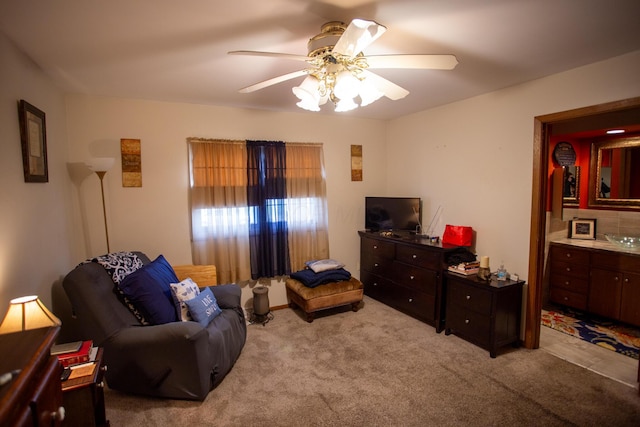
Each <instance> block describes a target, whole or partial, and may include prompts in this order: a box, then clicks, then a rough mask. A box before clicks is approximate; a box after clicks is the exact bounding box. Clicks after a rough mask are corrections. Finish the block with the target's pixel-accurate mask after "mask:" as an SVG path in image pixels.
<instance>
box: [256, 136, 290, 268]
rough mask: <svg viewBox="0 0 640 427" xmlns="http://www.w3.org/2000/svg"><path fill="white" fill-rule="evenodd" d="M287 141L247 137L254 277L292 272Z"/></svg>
mask: <svg viewBox="0 0 640 427" xmlns="http://www.w3.org/2000/svg"><path fill="white" fill-rule="evenodd" d="M286 160H287V158H286V151H285V144H284V142H280V141H247V178H248V179H247V199H248V203H249V244H250V253H251V255H250V256H251V278H252V279H254V280H255V279H259V278H261V277H276V276H283V275H288V274H290V273H291V271H290V270H291V267H290V261H289V244H288V241H287V215H286V214H287V206H286V202H287V188H286V182H285V178H286V174H285V172H286Z"/></svg>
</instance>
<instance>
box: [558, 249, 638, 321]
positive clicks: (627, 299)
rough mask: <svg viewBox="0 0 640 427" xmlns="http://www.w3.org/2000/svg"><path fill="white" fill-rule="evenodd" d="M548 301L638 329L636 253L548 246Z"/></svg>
mask: <svg viewBox="0 0 640 427" xmlns="http://www.w3.org/2000/svg"><path fill="white" fill-rule="evenodd" d="M549 265H550V274H549V300H550V301H551V302H554V303H557V304H561V305H566V306H569V307H573V308H577V309H579V310H583V311H585V312H587V313H593V314H596V315H598V316H603V317H607V318H610V319H613V320H618V321H622V322H625V323H629V324H632V325H637V326H640V253H630V252H620V251H615V250H606V249H602V248H597V247H593V248H587V247H577V246H574V245H570V244H566V243H558V242H552V243H551V244H550V248H549Z"/></svg>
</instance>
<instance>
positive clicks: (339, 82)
mask: <svg viewBox="0 0 640 427" xmlns="http://www.w3.org/2000/svg"><path fill="white" fill-rule="evenodd" d="M359 91H360V80H358V79H357V78H356V77H355V76H354V75H353V74H351V73H350V72H349V71H347V70H344V71H340V73H338V75H337V76H336V84H335V86H334V88H333V94H334V95H335V96H336V97H338V98H340V99H341V100H342V99H351V100H352V99H353V98H355V97H356V96H358V92H359Z"/></svg>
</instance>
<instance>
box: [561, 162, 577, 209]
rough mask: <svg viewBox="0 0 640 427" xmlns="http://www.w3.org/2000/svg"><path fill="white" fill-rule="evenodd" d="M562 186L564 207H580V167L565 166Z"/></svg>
mask: <svg viewBox="0 0 640 427" xmlns="http://www.w3.org/2000/svg"><path fill="white" fill-rule="evenodd" d="M563 169H564V178H563V186H562V206H570V207H573V206H579V205H580V166H565V167H564V168H563Z"/></svg>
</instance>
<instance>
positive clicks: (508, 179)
mask: <svg viewBox="0 0 640 427" xmlns="http://www.w3.org/2000/svg"><path fill="white" fill-rule="evenodd" d="M638 76H640V52H635V53H632V54H629V55H625V56H620V57H617V58H613V59H610V60H608V61H604V62H600V63H595V64H591V65H589V66H586V67H582V68H578V69H574V70H571V71H568V72H565V73H561V74H556V75H553V76H550V77H547V78H543V79H539V80H535V81H532V82H529V83H526V84H522V85H518V86H514V87H510V88H506V89H503V90H501V91H497V92H493V93H489V94H486V95H482V96H478V97H475V98H471V99H467V100H464V101H461V102H456V103H452V104H449V105H445V106H442V107H439V108H434V109H431V110H428V111H424V112H421V113H417V114H414V115H411V116H407V117H403V118H401V119H398V120H394V121H392V122H391V123H390V124H389V128H388V137H387V141H388V142H387V144H388V148H387V151H388V158H387V176H388V184H387V185H388V190H389V192H390V193H405V194H412V195H413V194H417V195H419V196H421V197H422V198H423V203H424V208H423V222H424V223H425V224H428V223H429V222H430V220H431V218H432V217H433V216H434V214H435V211H436V210H437V208H438V206H442V218H441V221H439V222H438V226H437V227H436V234H437V235H442V230H443V228H444V226H445V224H455V225H468V226H472V227H473V229H474V230H475V231H476V233H477V235H476V250H477V253H478V255H480V256H482V255H487V256H489V257H490V260H491V267H492V268H497V267H498V266H499V264H500V263H501V262H504V264H505V267H506V268H507V270H508V271H510V272H515V273H518V274H519V275H520V277H521V278H525V279H526V276H527V270H528V259H529V230H530V221H531V215H530V213H531V188H532V164H533V123H534V117H535V116H539V115H544V114H551V113H556V112H560V111H566V110H570V109H573V108H578V107H585V106H588V105H593V104H599V103H603V102H609V101H614V100H620V99H626V98H631V97H635V96H640V78H639V77H638ZM545 164H546V163H545ZM425 227H426V225H425Z"/></svg>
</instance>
